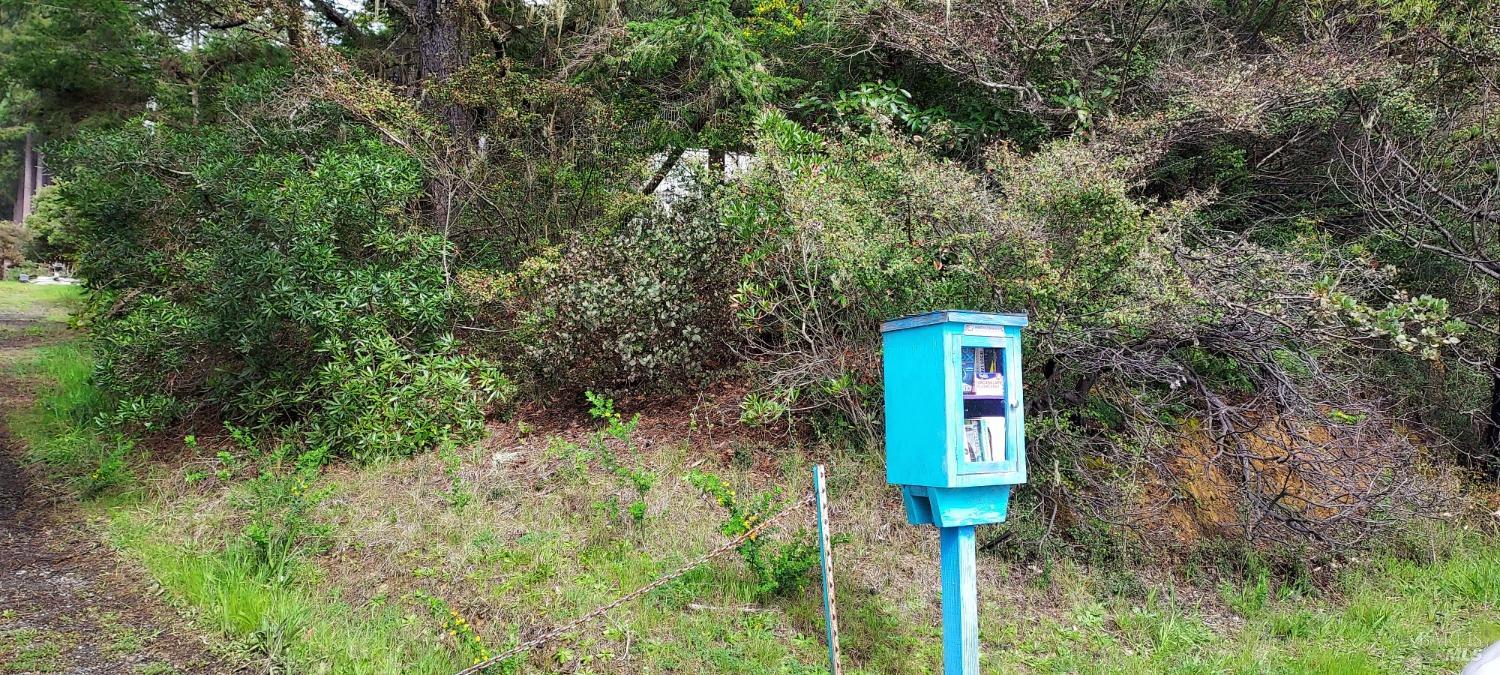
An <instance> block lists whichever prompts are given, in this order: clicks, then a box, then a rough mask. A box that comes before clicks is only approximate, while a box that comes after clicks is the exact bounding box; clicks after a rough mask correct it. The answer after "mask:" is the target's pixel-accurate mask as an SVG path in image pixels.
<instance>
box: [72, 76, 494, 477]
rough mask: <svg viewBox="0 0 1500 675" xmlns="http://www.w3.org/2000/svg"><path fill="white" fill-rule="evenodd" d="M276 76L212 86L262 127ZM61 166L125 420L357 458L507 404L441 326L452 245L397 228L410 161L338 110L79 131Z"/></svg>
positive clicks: (411, 443) (407, 225)
mask: <svg viewBox="0 0 1500 675" xmlns="http://www.w3.org/2000/svg"><path fill="white" fill-rule="evenodd" d="M283 81H284V80H283V79H282V78H281V76H280V75H279V74H278V73H277V72H276V71H274V70H272V71H263V72H261V73H259V74H257V75H255V76H254V77H251V78H248V79H246V80H244V81H229V82H225V92H224V94H223V103H224V105H225V106H227V107H230V108H237V109H239V110H240V111H241V112H240V113H238V114H239V115H240V116H241V118H243V117H244V116H245V115H250V116H254V115H264V116H269V115H271V114H272V110H271V109H270V108H268V107H265V106H266V105H268V103H269V101H267V100H266V98H265V97H267V96H270V95H271V94H273V93H274V91H275V89H274V87H275V86H277V84H278V83H280V82H283ZM309 149H311V150H310V151H309ZM305 152H306V153H308V154H304V153H305ZM60 155H61V161H60V162H59V164H61V165H62V166H63V168H64V172H65V174H66V175H67V176H68V177H69V178H70V180H68V181H67V182H65V183H63V184H62V185H61V186H60V188H61V189H60V190H59V195H60V196H61V198H62V199H63V200H65V201H66V202H67V205H68V208H70V209H73V210H74V211H75V212H76V213H77V214H78V215H79V220H78V222H79V223H81V225H80V226H79V228H78V233H79V237H80V238H81V239H82V240H83V241H84V242H85V246H84V248H85V256H84V259H83V263H82V270H83V274H84V275H85V276H86V277H88V278H89V279H90V281H91V283H92V284H93V285H94V287H95V288H96V289H97V291H96V292H97V293H98V296H99V297H98V298H97V301H96V302H97V306H99V307H101V308H107V309H105V310H104V311H102V312H101V314H100V315H99V316H98V317H97V319H96V320H95V322H94V332H95V335H96V340H97V342H96V344H97V346H98V348H99V352H100V379H99V382H100V384H101V385H102V386H103V387H104V388H105V390H106V391H108V392H110V393H111V394H112V395H113V396H116V397H118V398H119V399H120V400H121V401H122V402H124V404H127V405H136V406H137V407H138V408H139V411H140V412H141V413H142V414H141V415H138V416H137V417H142V418H143V417H144V416H145V415H146V414H147V413H153V412H154V413H155V414H156V415H157V416H158V417H159V420H160V421H164V420H167V419H171V418H172V417H174V416H177V415H180V414H184V413H189V412H193V411H195V410H199V409H202V408H203V407H205V406H206V407H209V408H212V409H217V410H219V411H222V412H223V413H225V414H227V415H228V416H229V417H230V418H231V419H235V420H243V421H245V422H247V423H252V424H282V423H287V422H294V423H295V422H303V421H305V423H306V426H305V429H306V431H307V434H308V441H309V443H310V444H311V445H313V446H327V447H329V448H332V449H334V450H335V451H336V452H340V453H347V454H350V455H353V456H355V457H358V458H361V459H365V458H371V457H377V456H382V455H390V454H410V453H413V452H416V451H420V450H425V449H429V448H432V447H435V446H437V445H440V444H443V443H448V442H453V443H465V442H468V441H469V440H472V439H473V438H475V437H476V436H477V434H478V433H479V432H480V429H481V426H480V420H481V419H482V416H483V414H484V413H485V411H486V410H487V409H488V407H489V406H490V405H491V404H493V403H495V402H497V401H502V400H504V399H505V398H507V397H508V396H509V395H510V394H511V391H512V387H511V385H510V383H509V381H508V380H507V379H506V378H505V377H504V376H502V375H501V374H500V373H499V372H498V370H497V369H496V368H495V367H494V366H493V365H492V364H490V363H488V362H486V361H484V360H482V359H480V358H479V357H475V356H466V355H463V354H460V353H459V350H458V344H457V343H456V341H454V340H453V339H452V338H451V336H450V335H449V334H448V329H449V325H450V324H449V321H450V316H451V314H452V313H453V312H455V311H456V309H457V300H456V299H455V297H454V295H453V293H452V291H451V290H450V289H449V288H448V285H447V280H446V279H445V277H444V275H443V268H442V263H443V259H444V256H445V249H446V245H445V244H444V242H443V240H442V239H441V238H440V237H436V236H433V235H430V234H426V233H423V232H422V231H420V230H419V229H418V228H416V227H415V226H414V223H413V222H412V221H411V209H412V202H413V200H414V199H415V198H416V196H417V195H418V194H419V192H420V190H421V185H422V183H421V172H420V170H419V168H418V167H417V166H416V165H415V163H413V162H412V161H411V160H410V158H408V157H406V156H405V155H403V154H401V153H400V152H398V151H396V150H395V149H393V148H391V147H390V146H388V145H385V144H384V143H381V142H379V141H377V140H375V139H374V138H373V137H371V135H370V134H369V133H368V132H365V131H363V130H361V129H360V128H358V127H354V126H351V125H350V124H349V121H348V120H347V119H346V118H344V117H342V116H341V115H340V114H338V113H337V112H336V111H334V110H331V109H328V108H326V107H319V106H313V107H312V108H309V109H305V110H304V111H303V112H302V113H301V114H300V116H298V117H294V118H291V119H278V118H274V117H261V118H259V124H258V125H257V126H254V127H245V126H242V125H240V124H238V123H227V122H226V123H223V124H217V125H215V124H207V125H201V126H197V127H184V128H176V127H173V126H169V125H161V126H142V127H136V128H130V127H125V128H119V129H114V130H109V131H100V132H89V133H85V134H82V135H81V136H80V137H79V139H78V140H77V141H76V142H74V143H72V144H70V145H68V146H65V147H64V148H63V150H62V151H61V153H60ZM147 157H150V159H147ZM117 165H126V166H136V167H137V170H132V171H118V170H113V169H109V168H107V167H112V166H117ZM140 421H141V422H143V424H144V425H145V426H149V425H150V424H152V423H160V421H152V420H149V419H141V420H140Z"/></svg>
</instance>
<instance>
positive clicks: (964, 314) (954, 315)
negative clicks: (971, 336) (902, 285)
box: [880, 309, 1030, 333]
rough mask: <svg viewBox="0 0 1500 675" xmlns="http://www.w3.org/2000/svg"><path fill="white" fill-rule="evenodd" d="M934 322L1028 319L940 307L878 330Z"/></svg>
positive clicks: (1022, 321) (1019, 321)
mask: <svg viewBox="0 0 1500 675" xmlns="http://www.w3.org/2000/svg"><path fill="white" fill-rule="evenodd" d="M936 323H970V324H983V325H989V326H1025V325H1026V324H1028V323H1030V319H1028V318H1027V317H1026V315H1025V314H1008V313H1000V312H971V311H968V310H964V309H940V310H938V311H936V312H925V313H922V314H908V315H906V316H902V317H897V318H894V319H891V320H889V321H886V322H884V323H882V324H880V332H882V333H884V332H888V331H893V330H902V329H905V328H919V327H921V326H930V325H932V324H936Z"/></svg>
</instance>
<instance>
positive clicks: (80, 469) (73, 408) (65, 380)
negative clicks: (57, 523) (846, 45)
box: [7, 340, 132, 496]
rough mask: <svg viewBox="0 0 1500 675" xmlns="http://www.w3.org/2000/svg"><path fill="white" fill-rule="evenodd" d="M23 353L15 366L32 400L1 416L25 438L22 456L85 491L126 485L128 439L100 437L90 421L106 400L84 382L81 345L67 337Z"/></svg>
mask: <svg viewBox="0 0 1500 675" xmlns="http://www.w3.org/2000/svg"><path fill="white" fill-rule="evenodd" d="M29 352H30V353H29V356H30V359H29V360H27V361H24V362H23V363H22V364H20V367H19V368H18V369H17V371H18V372H19V373H20V374H21V376H22V377H23V378H25V379H27V380H29V381H32V382H34V383H35V384H36V387H37V389H36V402H35V404H34V405H33V406H32V407H31V408H30V409H22V410H16V411H11V412H10V414H9V416H8V420H7V421H8V423H9V426H10V429H11V431H12V433H14V434H16V435H17V436H18V437H19V438H20V439H21V440H22V441H24V442H25V444H26V448H27V452H26V457H27V459H28V460H29V461H31V462H32V463H34V464H36V465H38V466H41V467H44V468H45V469H46V470H47V471H49V472H50V473H51V475H52V476H53V477H54V478H56V479H58V480H60V481H62V482H65V483H67V484H69V485H71V486H72V487H74V488H75V490H76V491H77V492H78V493H80V494H82V495H85V496H93V495H97V494H100V493H102V492H104V491H107V490H109V489H112V488H117V487H120V486H122V485H125V484H128V483H129V481H130V479H131V475H130V472H129V470H128V466H127V460H128V459H129V456H130V453H131V450H132V448H131V445H130V443H128V442H126V441H124V440H123V439H111V438H106V437H104V436H102V435H101V434H100V433H99V430H98V429H97V428H96V427H95V425H94V424H93V419H94V417H95V416H96V415H98V414H99V413H100V412H103V411H105V410H106V409H107V402H106V401H105V400H104V398H103V396H101V395H100V394H99V392H98V390H97V389H95V388H94V387H93V385H92V384H91V382H90V377H91V375H92V373H93V358H92V357H91V355H90V354H89V352H88V350H87V348H86V347H85V346H84V345H83V344H82V343H81V342H80V341H77V340H71V341H66V342H61V343H57V344H50V345H44V346H41V347H37V348H34V349H32V350H29Z"/></svg>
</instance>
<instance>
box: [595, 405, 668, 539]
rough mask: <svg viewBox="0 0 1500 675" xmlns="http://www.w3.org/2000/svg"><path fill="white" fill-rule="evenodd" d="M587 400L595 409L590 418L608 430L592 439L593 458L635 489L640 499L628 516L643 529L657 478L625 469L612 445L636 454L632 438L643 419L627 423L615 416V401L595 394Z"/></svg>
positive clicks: (601, 430) (602, 430) (602, 431)
mask: <svg viewBox="0 0 1500 675" xmlns="http://www.w3.org/2000/svg"><path fill="white" fill-rule="evenodd" d="M585 396H587V398H588V401H589V404H590V405H591V407H590V408H589V414H590V415H591V416H593V418H594V419H596V420H599V421H602V422H604V427H603V428H601V429H599V430H598V431H596V432H595V433H594V435H593V437H592V438H591V439H590V442H589V444H590V448H591V450H592V456H593V457H594V458H597V459H598V460H599V463H600V464H602V465H603V466H604V468H605V469H607V470H608V471H609V472H610V473H612V474H614V475H615V476H616V477H618V478H620V479H621V480H623V481H625V483H626V484H627V485H629V486H630V487H632V488H634V489H635V493H636V499H635V501H633V502H631V503H630V505H629V506H628V507H626V509H625V512H626V513H629V514H630V518H631V520H632V521H633V522H634V523H635V524H636V525H641V524H642V523H644V522H645V520H646V493H648V492H650V491H651V488H653V487H655V486H656V482H657V477H656V474H655V473H653V472H651V471H647V470H645V469H636V468H633V467H629V466H626V465H624V464H623V463H621V462H620V460H619V457H617V456H616V454H615V452H614V449H613V448H612V447H611V446H610V443H609V441H610V440H611V439H612V440H614V441H616V442H618V443H621V444H624V446H625V448H626V450H627V451H630V452H632V453H634V450H635V445H634V443H633V442H632V436H633V435H634V434H635V428H636V426H637V425H639V424H640V422H641V416H640V414H636V415H634V416H632V417H631V418H630V421H628V422H627V421H625V419H624V418H623V417H621V416H620V414H619V413H617V412H615V403H614V401H613V400H611V399H609V398H605V397H604V396H601V395H599V394H596V393H594V392H592V391H590V392H586V393H585Z"/></svg>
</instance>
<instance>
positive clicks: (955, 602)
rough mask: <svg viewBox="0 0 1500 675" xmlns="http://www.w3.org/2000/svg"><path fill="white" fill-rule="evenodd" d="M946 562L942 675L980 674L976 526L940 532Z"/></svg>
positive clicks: (940, 542) (943, 560)
mask: <svg viewBox="0 0 1500 675" xmlns="http://www.w3.org/2000/svg"><path fill="white" fill-rule="evenodd" d="M938 540H939V544H940V546H941V547H942V548H941V551H942V562H943V673H945V675H976V674H977V673H978V672H979V590H978V586H977V585H976V584H975V579H974V526H973V525H964V526H960V527H944V528H941V529H939V530H938Z"/></svg>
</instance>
